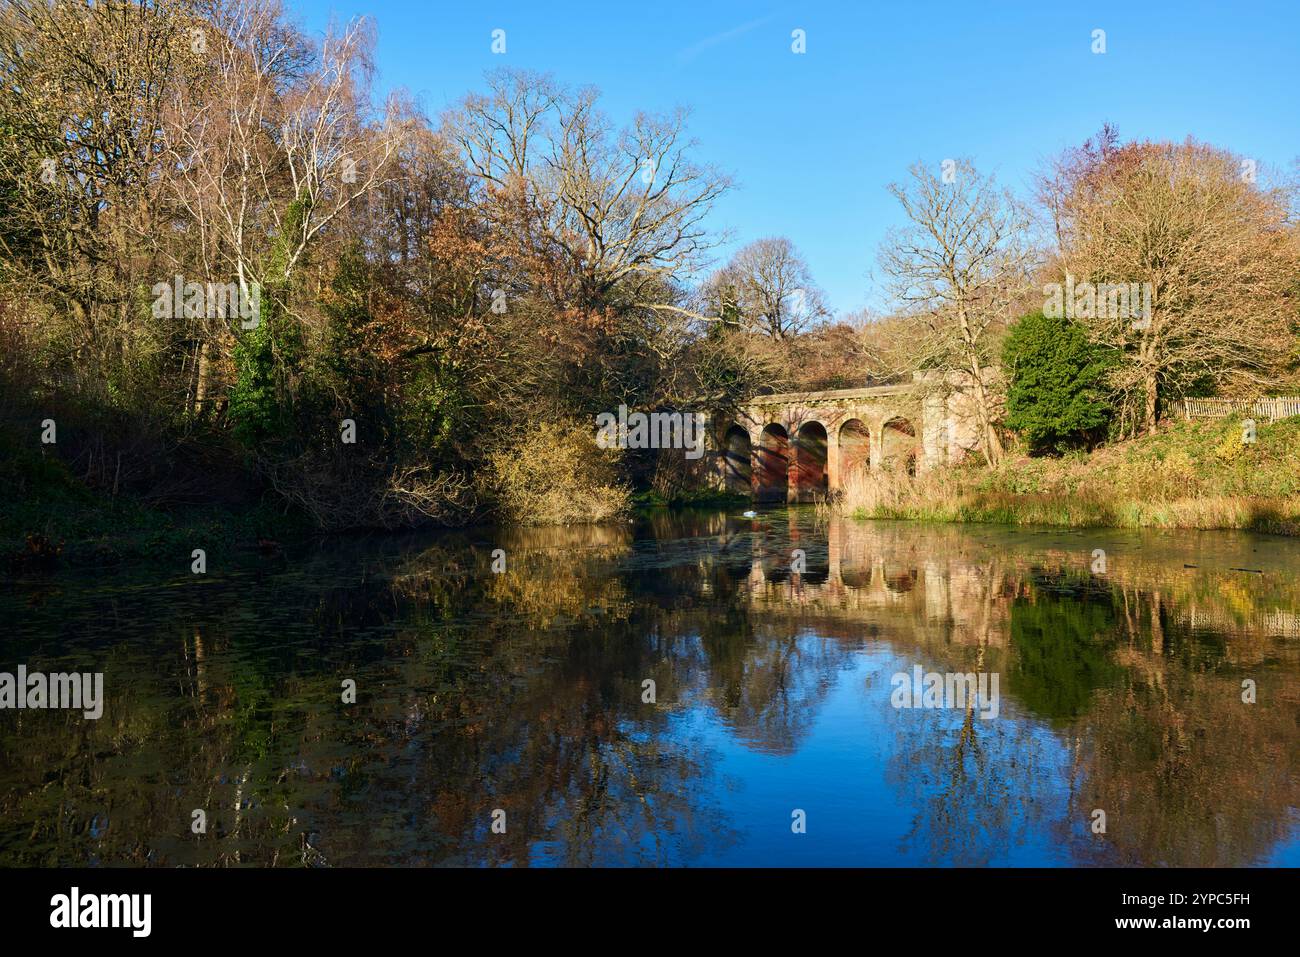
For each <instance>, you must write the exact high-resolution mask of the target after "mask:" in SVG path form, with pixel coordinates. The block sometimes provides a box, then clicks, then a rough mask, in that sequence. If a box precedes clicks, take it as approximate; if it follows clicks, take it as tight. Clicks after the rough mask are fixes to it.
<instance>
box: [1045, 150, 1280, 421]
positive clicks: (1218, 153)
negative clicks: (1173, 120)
mask: <svg viewBox="0 0 1300 957" xmlns="http://www.w3.org/2000/svg"><path fill="white" fill-rule="evenodd" d="M1128 155H1129V161H1128V162H1123V163H1112V164H1111V165H1110V166H1108V167H1107V168H1105V169H1104V170H1103V171H1102V173H1101V174H1100V175H1098V176H1096V177H1094V183H1093V186H1092V188H1091V189H1089V190H1087V191H1076V192H1075V193H1074V194H1073V195H1071V196H1070V198H1069V200H1068V202H1067V203H1066V205H1065V207H1064V212H1065V215H1066V217H1067V221H1068V233H1067V238H1068V241H1067V245H1066V247H1065V249H1064V252H1063V257H1062V258H1063V264H1064V266H1065V268H1066V270H1067V271H1068V272H1069V273H1070V274H1071V275H1072V276H1073V278H1074V280H1075V282H1076V283H1082V282H1088V283H1090V284H1108V285H1111V286H1126V285H1129V284H1136V285H1137V286H1138V287H1139V288H1141V287H1145V288H1146V293H1145V294H1144V298H1148V299H1149V306H1148V307H1146V308H1145V311H1144V314H1141V315H1133V314H1131V313H1132V310H1131V309H1130V310H1129V312H1125V311H1123V310H1119V311H1116V310H1109V309H1102V308H1096V309H1085V310H1084V311H1083V314H1082V315H1079V316H1078V318H1079V319H1080V321H1082V322H1084V323H1085V324H1086V325H1087V326H1088V328H1089V330H1090V332H1091V335H1092V336H1093V338H1095V339H1096V340H1098V341H1100V342H1103V343H1105V344H1107V345H1110V346H1112V347H1114V348H1115V349H1116V350H1117V352H1118V353H1119V354H1120V355H1121V357H1122V361H1121V362H1120V364H1119V365H1118V366H1117V368H1116V370H1115V373H1114V383H1113V384H1114V386H1115V388H1116V390H1117V391H1118V393H1119V398H1120V400H1121V411H1122V413H1123V414H1124V415H1125V416H1126V422H1125V426H1126V431H1129V432H1133V431H1136V430H1137V429H1138V428H1141V429H1144V430H1147V431H1150V430H1152V429H1154V428H1155V427H1156V421H1157V416H1158V414H1159V406H1160V403H1161V401H1162V400H1164V399H1166V398H1170V397H1176V396H1178V395H1181V394H1185V391H1186V390H1187V389H1188V388H1190V387H1191V386H1192V385H1193V384H1207V383H1208V384H1213V385H1215V386H1216V387H1218V388H1219V389H1221V390H1228V391H1237V392H1242V393H1245V394H1251V393H1258V392H1259V391H1260V390H1262V389H1264V388H1265V387H1266V386H1267V385H1269V384H1271V383H1274V382H1276V381H1277V378H1278V376H1279V375H1280V374H1281V371H1282V368H1283V366H1284V364H1285V362H1286V360H1287V359H1288V358H1289V356H1290V353H1291V349H1292V344H1293V342H1294V338H1293V337H1294V331H1295V330H1294V325H1293V324H1294V322H1295V316H1296V307H1295V300H1294V295H1295V284H1296V276H1297V275H1298V274H1300V260H1298V258H1297V248H1296V232H1295V224H1294V222H1292V221H1291V220H1290V210H1291V207H1292V203H1293V201H1294V195H1293V194H1292V193H1291V192H1290V191H1289V190H1288V189H1287V187H1285V186H1278V187H1276V188H1272V189H1266V188H1263V186H1262V185H1261V183H1262V181H1256V180H1255V178H1254V177H1253V176H1250V175H1245V173H1244V172H1243V171H1244V170H1245V169H1246V168H1247V167H1244V166H1243V163H1242V161H1241V160H1240V158H1238V157H1236V156H1234V155H1232V154H1231V153H1228V152H1227V151H1224V150H1220V149H1215V148H1213V147H1209V146H1205V145H1202V144H1196V143H1186V144H1181V145H1171V144H1164V145H1153V144H1145V145H1143V146H1142V147H1141V148H1140V149H1135V150H1133V151H1132V152H1131V153H1130V154H1128Z"/></svg>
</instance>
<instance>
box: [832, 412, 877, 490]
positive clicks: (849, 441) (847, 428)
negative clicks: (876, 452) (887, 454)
mask: <svg viewBox="0 0 1300 957" xmlns="http://www.w3.org/2000/svg"><path fill="white" fill-rule="evenodd" d="M870 468H871V430H870V429H868V428H867V425H866V423H865V422H863V421H862V420H861V419H849V420H848V421H847V422H845V423H844V424H843V425H841V426H840V478H839V484H840V488H845V487H846V486H848V485H849V483H851V482H853V481H854V480H855V479H858V478H860V477H862V476H864V475H866V474H867V471H868V470H869V469H870Z"/></svg>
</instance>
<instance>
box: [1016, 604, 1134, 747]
mask: <svg viewBox="0 0 1300 957" xmlns="http://www.w3.org/2000/svg"><path fill="white" fill-rule="evenodd" d="M1115 628H1116V620H1115V612H1114V608H1113V606H1112V604H1111V602H1110V596H1109V595H1106V596H1104V597H1103V598H1102V600H1097V598H1095V597H1093V598H1089V597H1088V596H1087V595H1086V593H1085V594H1084V595H1083V596H1081V597H1080V598H1078V599H1076V600H1067V601H1062V600H1060V599H1059V598H1055V597H1053V596H1052V595H1051V594H1049V593H1044V592H1035V593H1033V594H1032V595H1031V596H1030V597H1024V598H1018V599H1016V600H1015V601H1014V602H1012V605H1011V622H1010V632H1011V646H1012V649H1013V651H1014V654H1013V655H1012V658H1011V668H1010V674H1009V675H1008V676H1007V677H1008V681H1007V686H1006V689H1007V691H1008V692H1009V693H1011V694H1014V695H1015V697H1016V700H1017V701H1019V702H1020V703H1021V704H1023V705H1024V706H1025V707H1026V708H1028V709H1029V710H1030V711H1032V712H1033V713H1035V714H1038V715H1041V716H1042V717H1044V718H1047V719H1048V720H1049V721H1051V722H1053V723H1061V722H1065V721H1070V720H1073V719H1074V718H1077V717H1079V716H1080V715H1081V714H1083V713H1084V711H1086V710H1087V708H1088V707H1089V705H1090V702H1091V698H1092V694H1093V691H1094V690H1096V689H1097V688H1099V687H1103V686H1106V685H1110V684H1112V683H1113V681H1114V680H1115V678H1116V677H1117V674H1118V672H1119V671H1120V666H1119V665H1117V664H1115V663H1114V662H1113V661H1112V660H1111V652H1112V650H1113V647H1112V646H1113V643H1114V632H1115Z"/></svg>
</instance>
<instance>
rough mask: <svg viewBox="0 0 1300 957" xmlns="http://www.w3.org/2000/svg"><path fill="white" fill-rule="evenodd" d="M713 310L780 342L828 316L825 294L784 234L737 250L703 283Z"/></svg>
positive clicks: (705, 293)
mask: <svg viewBox="0 0 1300 957" xmlns="http://www.w3.org/2000/svg"><path fill="white" fill-rule="evenodd" d="M704 295H705V297H706V298H708V299H709V300H711V303H712V306H713V308H714V309H715V310H716V311H715V312H714V315H716V316H717V317H719V318H721V319H723V320H724V321H731V322H735V323H737V324H739V325H741V326H743V327H744V328H746V329H747V330H749V331H751V332H759V333H762V334H764V335H767V336H770V337H771V338H772V339H774V340H777V341H785V340H788V339H791V338H793V337H794V336H797V335H799V334H800V333H802V332H806V331H807V330H809V329H810V328H811V327H812V326H814V325H816V324H818V323H820V322H822V321H824V320H825V319H827V318H829V316H830V310H829V309H827V307H826V300H825V296H824V295H823V293H822V291H821V289H819V288H818V287H817V285H816V283H814V282H813V278H812V271H811V270H810V269H809V268H808V264H807V263H806V262H805V261H804V259H803V257H802V256H800V255H799V252H798V250H796V249H795V247H794V244H793V243H792V242H790V240H788V239H786V238H785V237H784V236H777V237H771V238H767V239H759V240H757V241H755V242H752V243H750V244H749V245H748V246H745V247H744V248H743V249H741V250H740V251H739V252H738V253H736V255H735V256H733V257H732V259H731V261H730V262H729V263H728V264H727V265H726V266H724V267H723V268H722V269H720V270H719V271H718V272H716V273H714V274H713V275H712V276H711V277H710V278H709V280H708V281H707V282H706V283H705V288H704Z"/></svg>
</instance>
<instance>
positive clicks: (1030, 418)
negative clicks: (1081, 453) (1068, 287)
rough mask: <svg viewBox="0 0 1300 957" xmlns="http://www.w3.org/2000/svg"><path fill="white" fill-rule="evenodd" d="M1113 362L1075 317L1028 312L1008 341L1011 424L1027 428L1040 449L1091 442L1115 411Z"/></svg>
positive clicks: (1005, 361)
mask: <svg viewBox="0 0 1300 957" xmlns="http://www.w3.org/2000/svg"><path fill="white" fill-rule="evenodd" d="M1111 362H1112V359H1111V356H1110V354H1109V353H1108V352H1107V351H1106V350H1105V349H1103V348H1101V347H1100V346H1097V345H1094V344H1093V343H1091V342H1089V341H1088V338H1087V335H1086V334H1085V332H1084V330H1083V328H1082V327H1081V326H1079V325H1078V324H1077V323H1075V322H1073V321H1072V320H1070V319H1065V318H1055V319H1054V318H1051V317H1048V316H1044V315H1043V314H1042V313H1032V314H1030V315H1027V316H1024V317H1023V318H1021V319H1020V320H1019V321H1018V322H1017V323H1016V324H1015V325H1014V326H1013V327H1012V328H1011V331H1010V333H1009V334H1008V336H1007V339H1006V342H1005V343H1004V345H1003V353H1002V364H1003V368H1004V369H1005V370H1006V371H1007V374H1008V377H1009V380H1010V382H1009V388H1008V390H1007V420H1006V421H1007V425H1008V426H1010V427H1011V428H1013V429H1015V430H1016V431H1018V432H1021V433H1022V434H1023V435H1024V436H1025V439H1026V440H1027V441H1028V442H1029V447H1030V449H1031V451H1033V452H1035V453H1042V452H1055V453H1060V452H1064V451H1066V450H1068V449H1071V448H1077V447H1079V446H1082V445H1087V444H1090V443H1091V441H1092V440H1094V439H1095V438H1096V436H1097V435H1098V433H1099V432H1100V431H1101V430H1102V428H1103V427H1104V426H1105V425H1106V421H1107V417H1108V414H1109V412H1110V406H1109V404H1108V402H1107V400H1106V396H1105V391H1104V379H1105V376H1106V373H1107V371H1108V370H1109V368H1110V366H1111Z"/></svg>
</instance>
